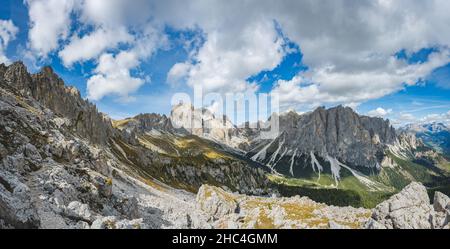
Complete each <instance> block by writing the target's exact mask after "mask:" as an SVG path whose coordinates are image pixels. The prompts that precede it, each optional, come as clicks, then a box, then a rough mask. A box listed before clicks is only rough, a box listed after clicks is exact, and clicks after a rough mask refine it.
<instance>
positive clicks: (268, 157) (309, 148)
mask: <svg viewBox="0 0 450 249" xmlns="http://www.w3.org/2000/svg"><path fill="white" fill-rule="evenodd" d="M272 118H274V117H272ZM278 118H279V124H280V128H279V132H280V135H279V137H278V138H276V139H275V140H272V141H258V140H257V141H254V146H253V149H252V150H251V151H250V152H249V153H248V156H249V157H251V158H253V159H255V160H258V161H260V162H264V163H266V164H269V165H270V166H272V167H274V168H277V166H278V165H277V164H280V166H282V165H286V164H288V163H287V161H289V160H291V161H292V158H294V159H300V158H302V157H303V158H308V159H310V160H312V159H311V157H310V155H311V154H314V155H315V156H317V157H319V158H322V159H324V160H327V158H334V159H336V160H338V161H339V162H341V163H344V164H347V165H350V166H352V167H362V168H373V169H376V168H378V167H379V165H380V164H381V161H382V159H383V155H384V150H385V148H386V145H387V144H392V143H394V142H395V141H396V132H395V129H394V128H393V127H392V126H391V125H390V123H389V121H387V120H383V119H381V118H372V117H366V116H360V115H358V114H357V113H355V112H354V111H353V110H352V109H351V108H349V107H343V106H338V107H335V108H330V109H325V108H322V107H320V108H318V109H316V110H314V111H313V112H310V113H306V114H303V115H298V114H297V113H294V112H289V113H287V114H284V115H280V116H279V117H278ZM283 157H284V158H286V160H283ZM295 161H296V162H305V160H304V159H303V160H295ZM278 162H279V163H278ZM306 164H308V165H309V164H311V163H310V162H306ZM293 166H294V168H298V167H304V166H305V165H304V164H303V165H300V164H299V165H297V164H295V163H294V165H293ZM283 173H284V172H283Z"/></svg>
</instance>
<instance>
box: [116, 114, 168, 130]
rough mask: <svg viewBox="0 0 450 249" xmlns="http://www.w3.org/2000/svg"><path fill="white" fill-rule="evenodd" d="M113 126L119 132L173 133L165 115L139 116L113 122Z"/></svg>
mask: <svg viewBox="0 0 450 249" xmlns="http://www.w3.org/2000/svg"><path fill="white" fill-rule="evenodd" d="M113 125H114V126H115V127H116V128H119V129H121V130H128V131H134V132H138V133H145V132H149V131H151V130H159V131H167V132H174V131H175V129H174V127H173V126H172V123H171V121H170V119H169V118H168V117H167V116H166V115H159V114H156V113H146V114H139V115H137V116H135V117H133V118H128V119H124V120H117V121H113Z"/></svg>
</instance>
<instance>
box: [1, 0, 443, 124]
mask: <svg viewBox="0 0 450 249" xmlns="http://www.w3.org/2000/svg"><path fill="white" fill-rule="evenodd" d="M91 2H92V1H91V0H79V1H75V0H61V1H52V0H38V1H24V2H21V1H13V0H3V1H2V5H0V20H3V21H4V22H3V23H0V24H2V25H3V26H4V27H3V30H4V31H8V30H9V33H8V32H6V33H5V32H3V36H2V32H1V31H2V26H1V25H0V37H1V40H2V41H5V38H8V43H7V44H5V42H3V45H2V47H0V49H1V50H0V58H2V57H1V55H4V57H5V58H7V60H8V61H4V62H7V63H10V62H12V61H15V60H23V61H24V62H25V63H26V64H27V66H28V67H29V70H31V71H33V72H35V71H37V70H39V68H40V67H41V66H43V65H51V66H52V67H53V68H54V70H55V71H56V72H57V73H58V74H59V75H60V76H61V77H62V78H63V79H64V81H65V82H66V84H68V85H73V86H76V87H77V88H78V89H79V90H80V92H81V94H82V96H83V97H85V98H88V97H89V99H90V100H91V101H93V102H94V103H95V104H96V105H97V106H98V108H99V109H100V110H101V111H103V112H105V113H107V114H109V115H111V116H112V117H113V118H124V117H128V116H133V115H136V114H138V113H145V112H157V113H164V114H168V113H170V109H171V106H170V99H171V97H172V95H173V94H174V93H177V92H185V93H188V94H192V91H193V87H194V86H198V85H200V86H202V87H204V88H205V89H206V91H211V92H219V93H226V92H230V91H231V92H244V91H254V92H256V93H268V94H274V93H280V94H282V95H283V98H282V99H281V101H282V106H283V109H295V110H297V111H299V112H305V111H309V110H312V109H314V108H316V107H317V106H322V105H323V106H327V107H331V106H335V105H338V104H343V105H348V106H351V107H353V108H354V109H356V110H357V111H358V112H359V113H361V114H368V115H373V116H381V117H384V118H389V119H391V120H392V122H393V123H394V124H397V125H398V124H404V123H408V122H425V121H427V122H428V121H444V122H448V121H449V120H450V113H449V111H450V58H449V55H450V53H449V45H450V38H449V37H450V31H448V28H446V25H442V24H445V23H446V22H447V23H448V21H449V19H448V17H446V16H448V15H447V14H443V15H439V13H440V12H439V11H440V10H441V9H445V8H446V7H447V6H443V5H446V4H447V3H443V2H441V1H438V0H436V1H430V3H429V5H427V6H426V7H425V8H424V7H423V6H422V9H421V8H418V7H417V6H415V4H414V3H408V4H405V3H398V5H396V4H395V3H392V4H388V5H387V4H386V3H385V2H383V1H379V2H378V4H367V2H365V1H361V3H358V4H356V5H358V6H355V7H352V8H350V7H348V13H346V14H343V15H342V16H340V15H339V13H336V12H334V11H333V9H335V8H336V6H329V5H339V4H344V3H341V1H336V3H332V4H328V5H325V4H323V3H322V2H321V1H319V3H318V6H316V7H315V8H312V7H311V6H309V5H307V4H306V3H303V2H306V1H293V2H292V7H290V8H283V5H286V6H291V5H289V4H287V3H283V4H278V5H277V4H276V3H275V2H273V1H262V2H261V3H260V4H258V1H249V2H248V3H245V4H241V5H239V4H237V3H229V4H227V3H224V2H217V3H204V2H203V3H199V2H198V1H189V2H187V1H186V2H187V3H180V2H174V1H167V3H161V1H156V2H153V1H150V0H149V1H144V0H142V1H141V0H139V1H137V3H136V5H138V7H137V8H134V9H129V8H131V7H128V6H127V5H126V1H122V0H114V1H98V3H96V4H91ZM211 2H214V1H211ZM286 2H289V1H286ZM140 4H141V5H140ZM305 4H306V5H305ZM53 5H54V6H53ZM280 5H281V6H280ZM296 5H298V6H296ZM322 5H323V6H322ZM359 5H360V6H359ZM44 6H50V8H51V9H55V10H56V9H58V10H60V11H59V12H58V11H53V12H52V11H48V10H47V9H46V8H45V7H44ZM124 6H126V7H124ZM405 6H406V7H405ZM317 9H319V10H320V11H322V12H323V13H321V14H320V15H318V14H317V13H316V12H317ZM183 10H185V11H183ZM296 10H298V11H296ZM300 10H301V11H300ZM127 11H128V12H127ZM327 11H328V12H330V13H329V14H327ZM300 12H301V13H300ZM352 13H353V14H354V16H356V17H355V18H356V19H355V18H354V19H352V18H349V16H351V14H352ZM362 13H364V15H362ZM405 13H408V14H409V17H412V20H413V21H414V18H417V20H416V21H417V23H420V24H422V26H423V27H422V26H417V28H416V29H410V28H409V29H408V28H407V27H411V26H414V25H412V24H411V18H409V19H408V18H406V17H405V16H406V14H405ZM372 14H376V15H375V16H377V17H378V16H379V20H378V19H377V18H369V17H370V16H371V15H372ZM436 16H437V17H436ZM319 17H320V18H321V19H320V20H321V21H314V20H318V19H314V18H319ZM365 17H367V18H365ZM303 18H308V19H303ZM358 18H359V19H358ZM446 18H447V19H446ZM6 22H12V24H13V25H14V26H15V27H16V29H17V30H16V31H14V30H13V29H11V27H10V26H11V25H10V24H7V23H6ZM380 27H381V28H380ZM431 27H432V28H431ZM439 27H442V28H441V29H440V28H439ZM121 28H123V29H121ZM383 28H384V29H383ZM6 36H8V37H6ZM0 44H1V43H0Z"/></svg>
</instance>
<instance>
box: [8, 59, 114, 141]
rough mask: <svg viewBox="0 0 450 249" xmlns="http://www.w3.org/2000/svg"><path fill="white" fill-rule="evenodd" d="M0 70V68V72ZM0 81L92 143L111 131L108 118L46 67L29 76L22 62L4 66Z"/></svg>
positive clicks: (104, 138)
mask: <svg viewBox="0 0 450 249" xmlns="http://www.w3.org/2000/svg"><path fill="white" fill-rule="evenodd" d="M0 73H1V71H0ZM1 77H2V78H3V80H4V82H5V83H6V84H8V85H10V86H12V87H14V88H16V89H17V90H19V91H20V92H21V93H23V94H26V95H29V96H31V97H33V98H34V99H36V100H37V101H39V102H40V103H41V104H43V105H44V106H46V107H47V108H49V109H50V110H52V111H53V112H54V113H56V114H58V115H61V116H64V117H67V118H69V119H70V120H71V122H70V123H67V124H66V125H67V126H68V128H70V129H72V130H75V131H77V133H78V134H80V135H81V136H83V137H86V138H89V139H90V140H91V141H92V142H94V143H99V144H106V143H107V142H108V139H109V137H110V136H112V135H113V133H114V131H113V129H112V126H111V121H110V120H109V119H108V118H106V117H105V116H104V115H103V114H101V113H99V112H98V111H97V108H96V107H95V105H93V104H91V103H90V102H88V101H85V100H83V99H82V98H81V96H80V93H79V92H78V90H77V89H76V88H74V87H66V86H64V82H63V81H62V79H60V78H59V77H58V76H57V75H56V74H55V73H54V72H53V70H52V68H50V67H44V68H43V69H42V70H41V71H40V72H39V73H37V74H32V75H30V74H29V73H28V72H27V68H26V67H25V65H24V64H23V63H22V62H15V63H13V64H11V65H10V66H8V67H6V70H5V71H4V73H3V75H2V76H1Z"/></svg>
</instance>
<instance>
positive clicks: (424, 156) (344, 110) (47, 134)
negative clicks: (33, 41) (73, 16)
mask: <svg viewBox="0 0 450 249" xmlns="http://www.w3.org/2000/svg"><path fill="white" fill-rule="evenodd" d="M0 113H1V115H0V228H450V224H449V222H450V198H449V197H447V195H449V194H450V162H449V159H450V155H449V130H448V128H446V127H445V125H443V124H439V123H434V124H430V125H409V126H407V127H403V128H401V129H395V128H393V126H392V125H391V124H390V122H389V120H384V119H382V118H373V117H368V116H361V115H359V114H358V113H356V112H355V111H354V110H353V109H351V108H350V107H343V106H336V107H333V108H330V109H325V108H322V107H320V108H317V109H315V110H314V111H312V112H309V113H304V114H298V113H296V112H294V111H290V112H286V113H279V114H273V115H278V116H272V117H270V119H274V118H278V119H279V124H280V127H279V128H280V129H279V134H278V135H277V136H276V137H275V138H274V139H269V140H268V139H262V138H261V133H262V132H264V131H265V130H266V129H270V126H268V125H267V124H269V123H270V122H267V124H266V125H259V126H258V128H254V129H252V128H249V125H247V124H244V125H242V126H236V125H234V124H232V123H231V121H229V119H227V117H216V116H215V115H214V114H213V113H211V112H210V111H209V110H208V109H194V108H193V107H192V106H191V105H190V104H179V105H176V106H174V107H173V109H172V112H171V114H170V115H169V116H166V115H160V114H154V113H153V114H140V115H137V116H135V117H130V118H127V119H123V120H112V119H111V118H109V117H108V116H106V115H104V114H102V113H100V112H98V110H97V108H96V107H95V106H94V105H93V104H91V103H90V102H88V101H87V100H84V99H83V98H81V96H80V93H79V92H78V90H77V89H76V88H74V87H68V86H65V84H64V82H63V81H62V80H61V79H60V77H58V75H56V74H55V73H54V71H53V69H52V68H50V67H44V68H43V69H42V70H41V71H40V72H38V73H36V74H30V73H29V72H28V70H27V68H26V67H25V66H24V64H23V63H21V62H15V63H13V64H11V65H9V66H6V65H4V64H1V65H0ZM194 123H197V124H201V128H194V129H191V128H189V127H193V126H192V124H194ZM430 198H431V200H430Z"/></svg>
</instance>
